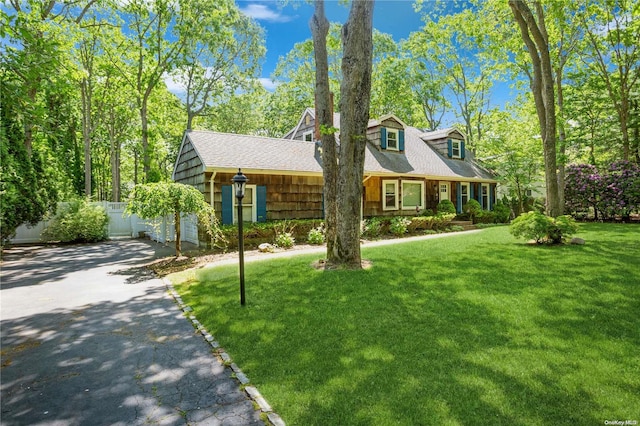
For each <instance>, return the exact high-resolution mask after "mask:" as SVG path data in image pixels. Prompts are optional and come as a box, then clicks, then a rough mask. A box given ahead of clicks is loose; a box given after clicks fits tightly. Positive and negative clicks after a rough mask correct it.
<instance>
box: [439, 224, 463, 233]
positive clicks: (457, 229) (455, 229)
mask: <svg viewBox="0 0 640 426" xmlns="http://www.w3.org/2000/svg"><path fill="white" fill-rule="evenodd" d="M444 231H445V232H461V231H464V226H460V225H451V226H449V227H447V228H446V229H445V230H444Z"/></svg>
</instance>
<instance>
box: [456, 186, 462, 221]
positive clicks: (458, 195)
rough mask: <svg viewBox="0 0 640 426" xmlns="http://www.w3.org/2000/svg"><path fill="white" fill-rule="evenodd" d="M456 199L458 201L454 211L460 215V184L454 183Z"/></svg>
mask: <svg viewBox="0 0 640 426" xmlns="http://www.w3.org/2000/svg"><path fill="white" fill-rule="evenodd" d="M456 198H457V201H458V202H457V203H456V211H457V212H458V213H462V185H461V184H460V182H458V183H456Z"/></svg>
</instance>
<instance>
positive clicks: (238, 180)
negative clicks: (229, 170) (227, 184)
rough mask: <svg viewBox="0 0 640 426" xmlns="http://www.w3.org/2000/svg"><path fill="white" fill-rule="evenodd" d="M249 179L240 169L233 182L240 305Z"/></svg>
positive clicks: (242, 285)
mask: <svg viewBox="0 0 640 426" xmlns="http://www.w3.org/2000/svg"><path fill="white" fill-rule="evenodd" d="M248 180H249V179H247V177H246V176H245V175H243V174H242V171H241V170H240V169H238V174H236V175H235V176H234V177H233V179H231V182H233V186H234V188H235V190H236V198H237V199H238V249H239V254H240V304H241V305H244V302H245V299H244V235H243V232H242V222H243V220H242V199H243V198H244V188H245V185H246V184H247V181H248Z"/></svg>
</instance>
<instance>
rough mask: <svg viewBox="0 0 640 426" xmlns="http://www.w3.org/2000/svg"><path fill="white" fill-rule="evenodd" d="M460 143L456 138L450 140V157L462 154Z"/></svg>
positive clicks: (458, 156)
mask: <svg viewBox="0 0 640 426" xmlns="http://www.w3.org/2000/svg"><path fill="white" fill-rule="evenodd" d="M461 145H462V142H461V141H459V140H456V139H452V140H451V157H452V158H460V157H461V156H462V154H461V152H462V151H461V148H462V146H461Z"/></svg>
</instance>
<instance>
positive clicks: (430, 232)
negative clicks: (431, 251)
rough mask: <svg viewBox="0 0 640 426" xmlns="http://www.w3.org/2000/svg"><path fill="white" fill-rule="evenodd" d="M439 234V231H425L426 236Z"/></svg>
mask: <svg viewBox="0 0 640 426" xmlns="http://www.w3.org/2000/svg"><path fill="white" fill-rule="evenodd" d="M437 233H438V231H434V230H433V229H427V230H426V231H424V235H433V234H437Z"/></svg>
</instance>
